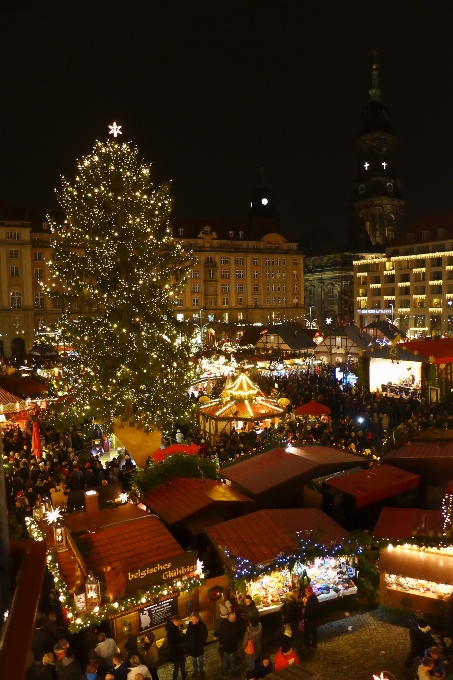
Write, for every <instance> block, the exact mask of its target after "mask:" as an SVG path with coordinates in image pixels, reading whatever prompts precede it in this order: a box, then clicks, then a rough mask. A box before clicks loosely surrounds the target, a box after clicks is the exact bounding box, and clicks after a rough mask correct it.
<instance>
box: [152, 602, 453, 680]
mask: <svg viewBox="0 0 453 680" xmlns="http://www.w3.org/2000/svg"><path fill="white" fill-rule="evenodd" d="M408 618H409V615H408V614H407V613H405V612H403V613H399V612H394V611H392V610H387V609H377V610H375V611H372V612H367V613H361V614H355V615H351V616H350V617H347V618H342V619H341V620H338V621H334V622H333V623H327V624H325V625H323V626H320V627H319V629H318V632H319V644H318V649H317V650H316V651H314V650H312V651H306V650H305V649H301V645H300V641H298V640H296V642H295V644H294V647H295V649H296V650H297V653H298V655H299V658H300V661H301V665H302V668H304V669H305V670H307V671H310V672H311V673H318V674H319V676H320V677H321V678H322V680H371V679H372V677H373V673H375V674H377V675H379V674H380V672H381V671H383V670H388V671H390V672H391V673H393V674H394V675H395V677H396V678H397V680H411V679H412V678H415V676H416V667H415V666H414V668H413V672H411V673H410V674H408V673H407V672H406V671H405V669H404V666H403V663H404V660H405V658H406V655H407V652H408V650H409V632H408ZM266 623H267V622H265V625H264V635H263V651H266V652H268V653H270V654H271V656H272V657H273V655H274V654H275V652H276V651H277V649H278V646H279V645H278V641H279V634H280V633H279V630H278V626H276V625H274V626H272V627H271V626H267V625H266ZM186 668H187V670H188V671H189V676H188V677H191V674H192V664H191V662H190V660H188V662H187V666H186ZM447 668H448V671H450V668H451V667H450V666H448V667H447ZM205 671H206V677H207V679H208V680H220V679H221V678H222V673H221V665H220V658H219V654H218V644H217V643H216V642H214V643H211V644H209V645H207V647H206V650H205ZM450 672H451V671H450ZM197 677H199V676H197ZM244 677H245V669H244V667H243V666H242V667H241V668H240V669H239V670H238V674H237V678H244ZM159 678H160V679H161V680H171V679H172V666H171V665H170V664H166V665H165V666H162V667H161V668H160V669H159Z"/></svg>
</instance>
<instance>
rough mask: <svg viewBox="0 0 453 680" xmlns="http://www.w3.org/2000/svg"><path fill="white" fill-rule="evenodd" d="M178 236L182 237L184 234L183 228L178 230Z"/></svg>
mask: <svg viewBox="0 0 453 680" xmlns="http://www.w3.org/2000/svg"><path fill="white" fill-rule="evenodd" d="M178 234H179V235H180V236H182V235H183V234H184V229H181V227H180V228H179V229H178Z"/></svg>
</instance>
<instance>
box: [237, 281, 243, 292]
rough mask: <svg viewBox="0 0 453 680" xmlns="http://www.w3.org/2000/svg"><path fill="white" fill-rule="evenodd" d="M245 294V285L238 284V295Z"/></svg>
mask: <svg viewBox="0 0 453 680" xmlns="http://www.w3.org/2000/svg"><path fill="white" fill-rule="evenodd" d="M243 292H244V284H243V283H237V284H236V293H243Z"/></svg>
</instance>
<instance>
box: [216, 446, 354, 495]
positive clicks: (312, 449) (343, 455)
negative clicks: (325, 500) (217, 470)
mask: <svg viewBox="0 0 453 680" xmlns="http://www.w3.org/2000/svg"><path fill="white" fill-rule="evenodd" d="M344 464H351V465H352V464H353V465H359V464H360V465H364V464H365V459H364V458H363V457H361V456H356V455H354V454H351V453H348V452H346V451H339V450H338V449H333V448H331V447H327V446H305V447H289V448H288V449H283V448H276V449H271V450H270V451H266V452H265V453H261V454H260V455H259V456H255V457H254V458H248V459H246V460H243V461H241V462H240V463H236V464H235V465H231V466H230V467H227V468H224V469H223V470H222V476H223V477H224V478H225V479H229V480H230V481H231V482H233V483H234V484H235V485H237V486H238V487H240V488H241V489H242V490H243V491H244V492H245V493H250V494H252V495H259V494H260V493H264V492H265V491H269V490H270V489H273V488H274V487H277V486H279V485H280V484H284V483H285V482H289V481H294V482H297V478H298V477H301V478H302V477H305V478H306V479H305V480H304V481H309V479H312V478H313V477H319V476H320V475H322V474H323V467H325V466H336V465H338V470H341V469H342V468H341V466H342V465H344ZM326 472H330V470H327V471H326ZM310 475H312V476H310Z"/></svg>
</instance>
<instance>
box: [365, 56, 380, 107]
mask: <svg viewBox="0 0 453 680" xmlns="http://www.w3.org/2000/svg"><path fill="white" fill-rule="evenodd" d="M378 56H379V55H378V53H377V52H373V65H372V68H371V88H370V89H369V90H368V94H369V95H370V97H371V99H372V100H374V101H376V102H380V101H381V92H382V91H381V88H380V85H379V71H378Z"/></svg>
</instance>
